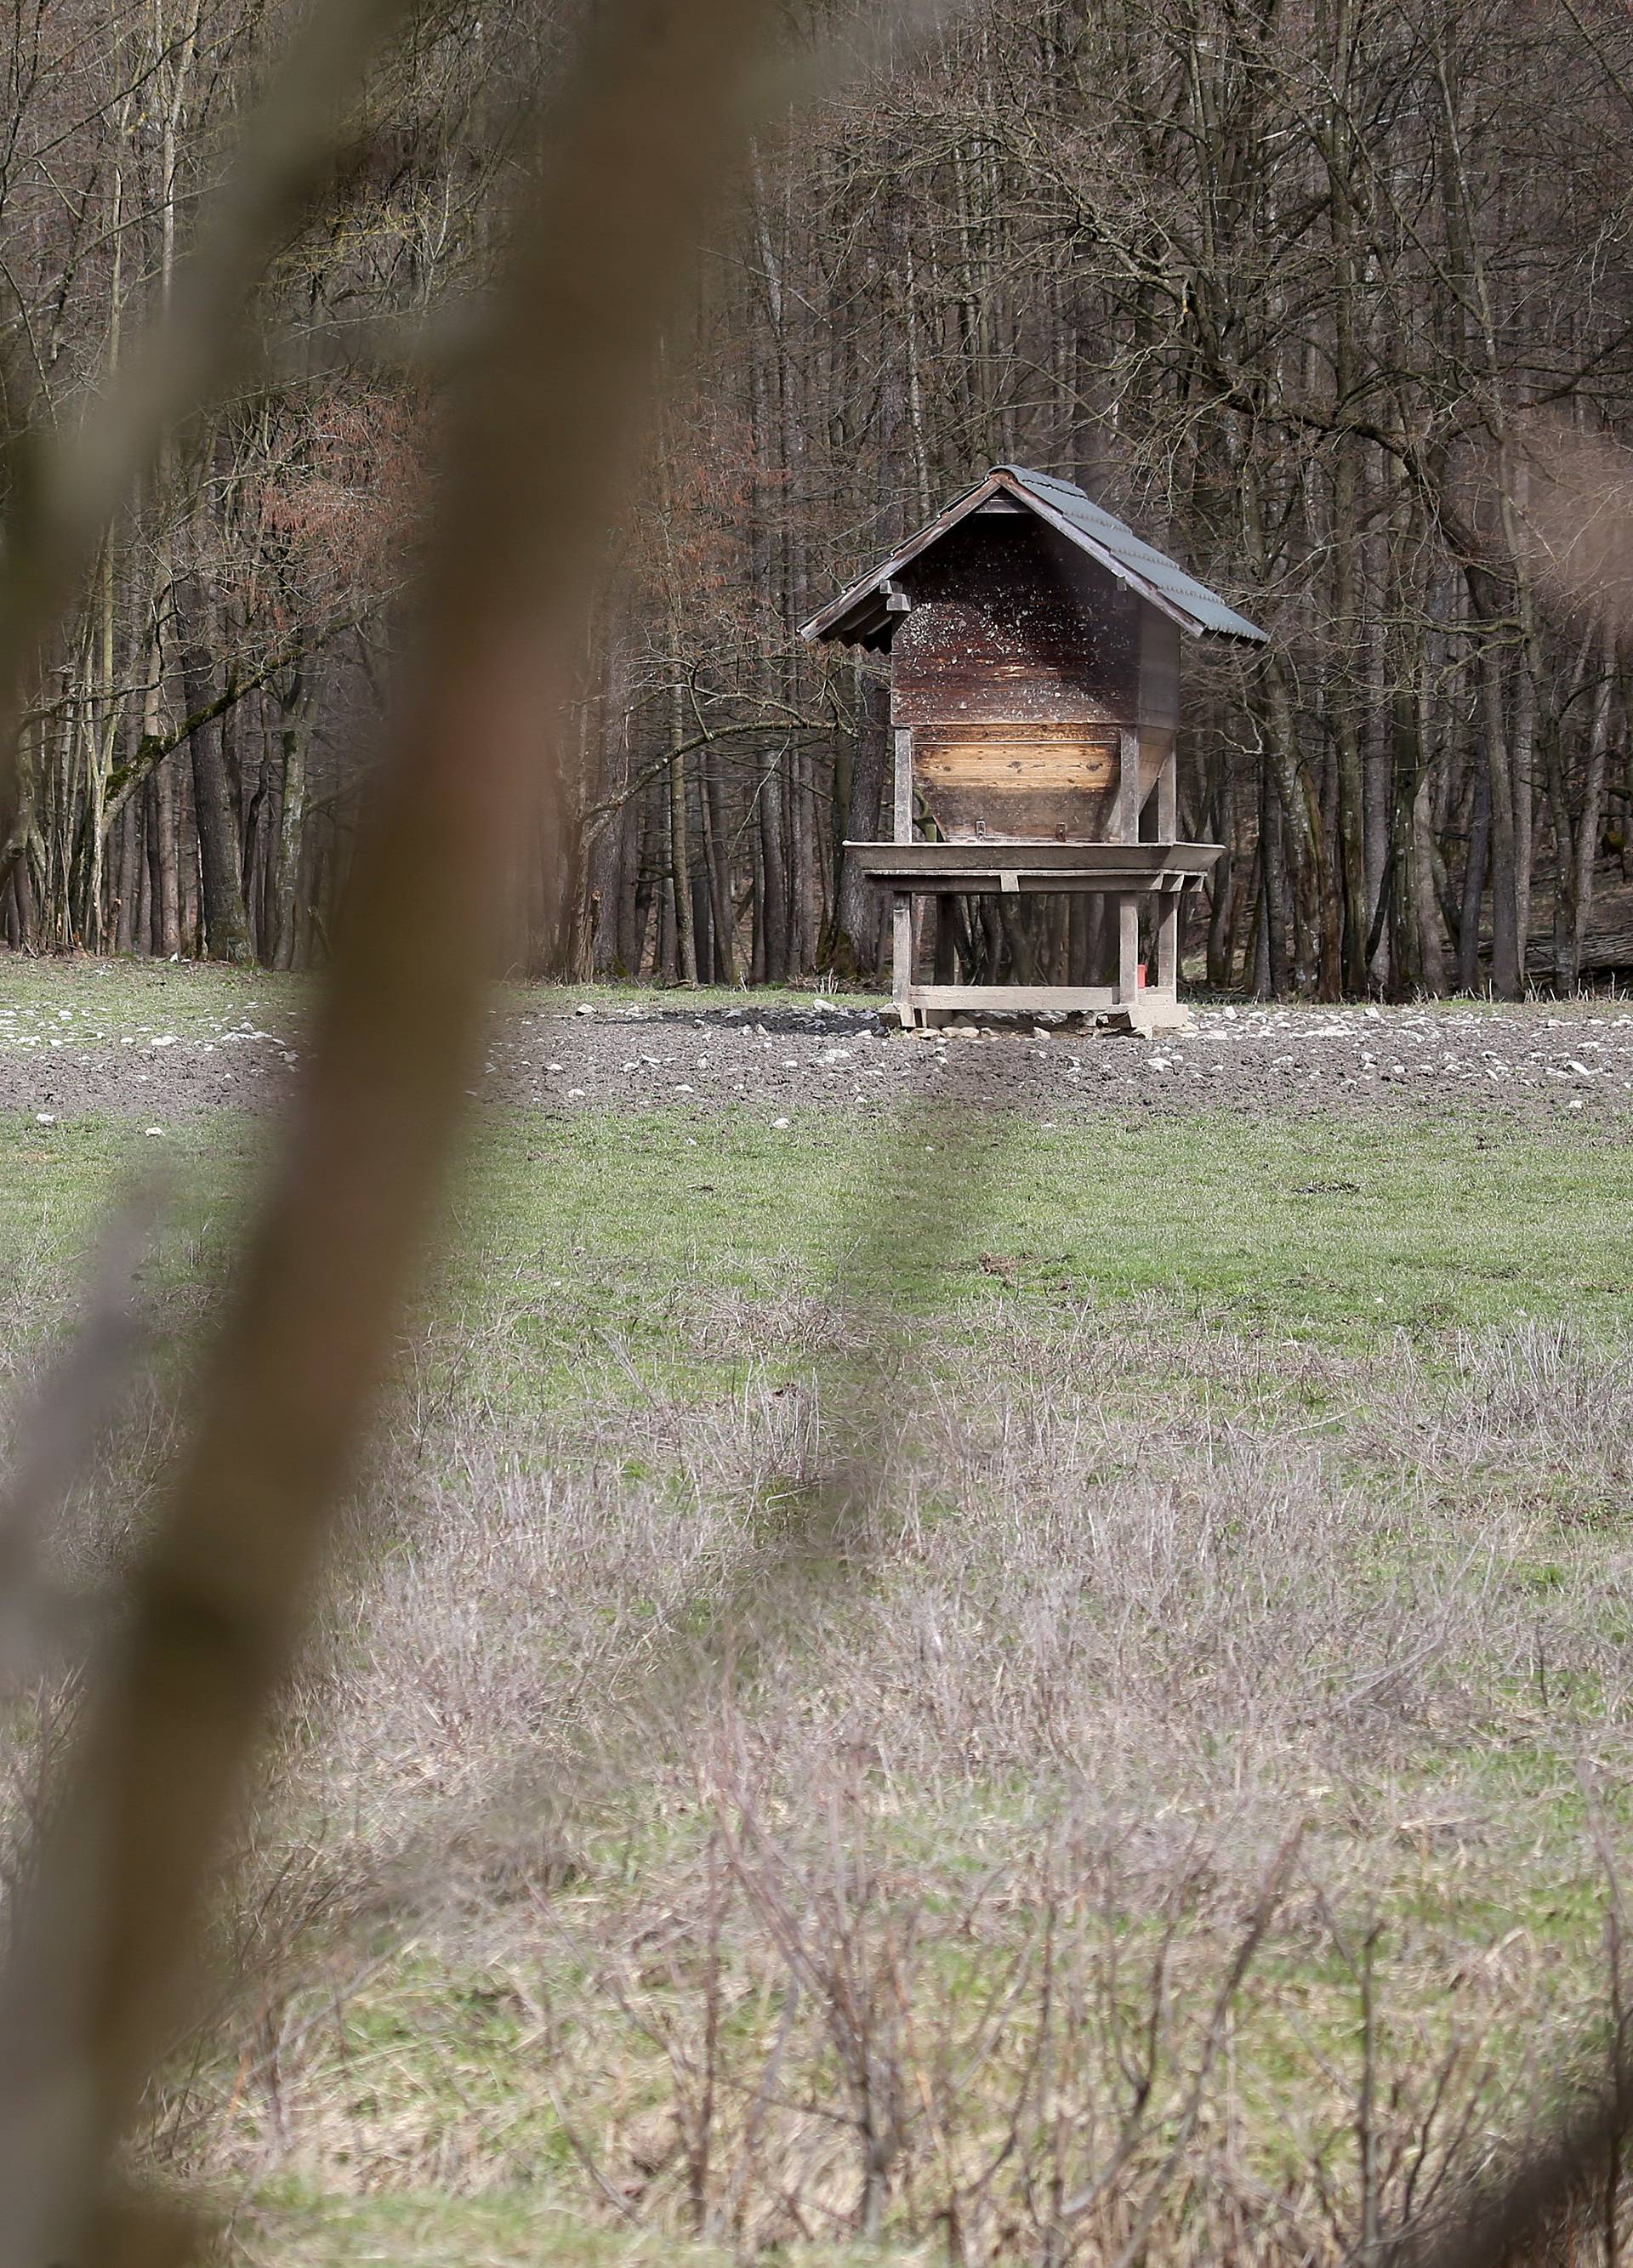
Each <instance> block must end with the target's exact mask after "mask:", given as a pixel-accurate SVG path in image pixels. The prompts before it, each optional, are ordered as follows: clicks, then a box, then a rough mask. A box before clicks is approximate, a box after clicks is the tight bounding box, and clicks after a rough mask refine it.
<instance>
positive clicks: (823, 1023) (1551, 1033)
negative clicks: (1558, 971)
mask: <svg viewBox="0 0 1633 2268" xmlns="http://www.w3.org/2000/svg"><path fill="white" fill-rule="evenodd" d="M545 1001H548V1004H549V1005H544V1003H545ZM276 1022H277V1028H276V1029H274V1030H266V1029H262V1028H261V1027H259V1026H258V1025H257V1024H255V1022H254V1020H239V1021H238V1022H236V1023H234V1022H233V1021H231V1020H228V1019H224V1020H223V1021H222V1024H221V1027H220V1028H215V1027H212V1026H210V1025H208V1024H204V1023H201V1022H200V1021H198V1020H196V1019H195V1020H192V1021H190V1022H189V1023H188V1025H187V1026H185V1027H181V1028H179V1029H177V1030H175V1031H174V1032H166V1031H159V1032H157V1033H153V1034H151V1035H146V1036H143V1037H138V1038H137V1039H134V1040H133V1039H132V1038H131V1037H129V1035H125V1036H123V1037H122V1038H120V1039H118V1040H117V1041H115V1040H114V1039H113V1038H111V1037H110V1038H108V1039H107V1040H106V1041H104V1040H100V1039H98V1038H97V1037H95V1036H93V1035H91V1034H88V1033H85V1032H84V1031H81V1032H79V1033H72V1032H69V1031H67V1030H64V1031H63V1033H62V1034H61V1035H56V1034H52V1033H49V1032H48V1031H40V1032H36V1033H35V1034H34V1035H33V1036H32V1037H31V1036H30V1035H24V1036H23V1038H21V1039H11V1040H10V1041H8V1040H7V1039H6V1038H5V1036H4V1035H0V1110H4V1111H5V1112H8V1113H19V1114H30V1115H33V1116H41V1115H43V1114H48V1115H50V1116H56V1117H63V1118H71V1117H80V1116H87V1115H91V1114H95V1113H103V1112H114V1113H119V1114H125V1115H131V1116H143V1115H146V1116H163V1117H174V1116H182V1115H187V1116H191V1115H193V1114H196V1113H198V1112H206V1111H214V1110H220V1109H231V1108H237V1109H250V1110H261V1109H264V1108H269V1107H272V1106H275V1105H276V1104H277V1102H278V1101H280V1100H281V1099H282V1098H284V1096H285V1095H286V1094H287V1093H288V1091H289V1084H290V1081H291V1079H292V1078H293V1077H294V1075H295V1074H296V1071H297V1070H298V1066H299V1057H300V1041H299V1035H298V1034H296V1035H294V1036H291V1033H290V1031H289V1028H288V1027H287V1024H286V1022H285V1020H284V1019H282V1018H278V1019H277V1020H276ZM472 1092H473V1094H476V1095H477V1097H478V1098H479V1099H480V1100H482V1101H486V1102H491V1103H492V1104H495V1105H498V1106H500V1107H508V1108H538V1109H543V1110H548V1111H559V1112H563V1113H567V1114H572V1113H574V1112H579V1111H585V1110H616V1111H622V1112H628V1111H634V1110H645V1109H652V1108H665V1107H667V1108H683V1109H690V1110H703V1111H708V1110H713V1109H720V1108H729V1107H733V1106H748V1107H750V1108H753V1109H755V1110H763V1111H765V1112H766V1113H768V1114H771V1115H772V1116H776V1115H777V1114H779V1113H788V1112H792V1111H794V1110H804V1109H809V1108H813V1107H815V1108H831V1109H833V1110H835V1111H838V1112H842V1113H846V1114H850V1113H853V1112H856V1111H862V1112H866V1113H872V1112H875V1111H879V1110H883V1109H888V1108H890V1106H891V1105H892V1104H893V1103H895V1102H897V1101H901V1100H903V1099H904V1098H905V1097H908V1096H912V1097H913V1098H915V1099H916V1100H918V1101H931V1102H940V1103H946V1104H948V1105H951V1106H957V1107H966V1106H968V1107H977V1108H1012V1109H1020V1110H1024V1111H1026V1112H1028V1113H1031V1114H1033V1115H1035V1116H1042V1117H1048V1116H1060V1117H1066V1116H1069V1115H1075V1114H1083V1113H1090V1114H1092V1113H1095V1112H1098V1111H1105V1110H1107V1109H1111V1110H1115V1111H1117V1112H1118V1113H1119V1115H1127V1113H1130V1112H1138V1111H1145V1110H1149V1111H1158V1112H1182V1113H1186V1114H1193V1113H1195V1112H1197V1111H1200V1110H1208V1109H1216V1108H1225V1109H1239V1110H1248V1111H1254V1112H1276V1113H1284V1112H1288V1111H1304V1110H1314V1111H1343V1112H1363V1113H1366V1114H1368V1115H1371V1116H1382V1117H1384V1118H1400V1119H1409V1118H1415V1117H1421V1116H1425V1115H1430V1116H1445V1115H1452V1116H1459V1117H1465V1118H1467V1120H1468V1121H1469V1122H1470V1123H1471V1125H1473V1126H1476V1127H1479V1126H1485V1125H1489V1124H1492V1123H1511V1122H1513V1121H1514V1120H1517V1119H1519V1120H1529V1121H1536V1122H1542V1123H1548V1124H1554V1125H1557V1126H1558V1127H1559V1128H1561V1129H1562V1130H1563V1129H1565V1128H1566V1127H1569V1126H1571V1125H1578V1126H1592V1127H1595V1128H1597V1129H1599V1130H1600V1131H1601V1132H1605V1131H1612V1132H1615V1133H1616V1134H1618V1135H1620V1134H1622V1133H1623V1132H1625V1130H1626V1129H1627V1126H1628V1123H1629V1118H1630V1117H1633V1006H1629V1005H1623V1004H1622V1003H1621V1002H1617V1001H1605V1002H1592V1001H1586V1002H1582V1003H1574V1004H1567V1005H1547V1004H1538V1005H1526V1006H1524V1007H1511V1008H1492V1007H1489V1006H1484V1005H1481V1006H1458V1005H1435V1006H1425V1007H1413V1008H1379V1007H1375V1006H1366V1007H1345V1008H1339V1009H1324V1008H1309V1007H1252V1006H1243V1007H1237V1008H1231V1007H1225V1008H1218V1007H1208V1008H1203V1009H1201V1010H1199V1011H1198V1013H1197V1016H1196V1025H1195V1028H1194V1030H1193V1031H1191V1032H1188V1033H1184V1034H1179V1035H1164V1036H1162V1037H1159V1038H1158V1039H1157V1040H1156V1041H1153V1042H1145V1041H1142V1040H1138V1039H1134V1038H1129V1037H1127V1036H1120V1035H1111V1034H1106V1033H1098V1032H1083V1031H1074V1030H1071V1029H1070V1028H1068V1027H1065V1026H1056V1027H1048V1026H1045V1025H1041V1024H1040V1025H1038V1026H1036V1027H1032V1026H1022V1027H1018V1028H1016V1029H1012V1030H1008V1031H1004V1032H1001V1033H992V1034H986V1035H981V1036H979V1037H970V1036H962V1035H946V1034H938V1035H932V1036H929V1037H926V1036H922V1035H904V1034H901V1033H899V1032H896V1031H894V1030H893V1029H892V1028H890V1026H889V1024H888V1023H887V1021H886V1020H884V1019H883V1018H882V1017H881V1016H880V1015H879V1014H878V1013H876V1011H874V1010H871V1009H866V1008H851V1007H847V1006H846V1005H844V1004H843V1003H832V1004H824V1005H812V1006H811V1007H810V1008H809V1009H806V1008H799V1009H788V1008H782V1009H766V1010H765V1011H763V1012H761V1011H757V1009H756V1007H755V1006H754V1005H753V1002H752V1000H751V999H750V1002H749V1003H748V1005H745V1006H744V1007H743V1008H741V1009H738V1008H734V1009H730V1010H724V1011H722V1010H720V1009H710V1010H708V1011H706V1012H700V1013H692V1012H691V1010H689V1009H688V1008H687V1007H685V1006H684V1005H661V1006H659V1007H656V1008H654V1007H652V1006H651V1005H644V1006H642V1007H640V1008H639V1009H636V1010H632V1011H626V1010H623V1009H619V1008H617V1007H613V1008H609V1007H607V1006H605V1005H597V1006H596V1007H595V1008H594V1009H593V1010H589V1011H586V1010H585V1009H583V1008H581V1007H574V1006H573V1005H572V1003H571V996H570V995H566V996H564V995H562V994H559V993H555V992H552V993H550V994H548V995H544V996H542V997H541V999H540V1004H539V1005H537V1006H536V1007H530V1006H526V1005H524V1006H523V1007H522V1008H521V1009H520V1010H514V1011H513V1010H499V1011H496V1012H495V1013H494V1014H493V1016H492V1018H491V1021H490V1024H489V1027H488V1034H487V1048H486V1052H485V1056H484V1061H483V1063H482V1064H481V1065H480V1066H479V1068H478V1072H477V1082H476V1084H475V1085H474V1086H473V1089H472Z"/></svg>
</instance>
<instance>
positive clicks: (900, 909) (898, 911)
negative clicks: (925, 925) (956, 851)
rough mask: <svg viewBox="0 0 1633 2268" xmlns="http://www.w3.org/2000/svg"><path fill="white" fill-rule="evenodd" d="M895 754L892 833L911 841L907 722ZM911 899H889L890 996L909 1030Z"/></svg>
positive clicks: (901, 895) (900, 895) (901, 894)
mask: <svg viewBox="0 0 1633 2268" xmlns="http://www.w3.org/2000/svg"><path fill="white" fill-rule="evenodd" d="M894 740H895V755H896V783H895V802H894V811H893V819H894V826H893V828H892V832H893V834H894V836H895V839H896V841H897V842H898V843H911V842H912V841H913V731H912V728H911V727H910V726H909V725H897V727H896V729H895V734H894ZM913 928H914V924H913V898H912V896H911V895H910V894H909V893H908V892H907V891H905V890H897V891H895V892H893V893H892V895H891V898H890V998H892V999H893V1000H894V1001H895V1003H896V1008H897V1013H898V1014H899V1016H900V1017H901V1020H902V1026H903V1028H904V1030H906V1031H911V1030H912V1029H913V959H914V954H913V947H914V944H915V939H914V934H913Z"/></svg>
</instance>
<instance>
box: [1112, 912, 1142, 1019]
mask: <svg viewBox="0 0 1633 2268" xmlns="http://www.w3.org/2000/svg"><path fill="white" fill-rule="evenodd" d="M1139 997H1140V901H1139V899H1138V898H1137V897H1135V896H1134V893H1133V892H1132V891H1126V892H1125V893H1124V894H1123V895H1122V896H1121V897H1119V899H1118V901H1117V998H1118V1000H1119V1004H1120V1005H1123V1006H1124V1007H1130V1006H1132V1005H1134V1002H1135V1001H1137V1000H1138V998H1139Z"/></svg>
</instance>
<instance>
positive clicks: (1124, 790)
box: [1117, 732, 1140, 1008]
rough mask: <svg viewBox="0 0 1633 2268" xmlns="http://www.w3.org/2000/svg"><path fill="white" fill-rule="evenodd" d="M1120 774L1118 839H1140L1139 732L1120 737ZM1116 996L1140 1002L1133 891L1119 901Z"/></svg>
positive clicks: (1128, 1002)
mask: <svg viewBox="0 0 1633 2268" xmlns="http://www.w3.org/2000/svg"><path fill="white" fill-rule="evenodd" d="M1117 839H1118V841H1119V843H1137V842H1138V841H1139V840H1140V735H1139V733H1137V732H1125V733H1122V734H1120V735H1119V770H1118V775H1117ZM1117 998H1118V1001H1119V1005H1121V1006H1123V1007H1125V1008H1137V1007H1138V1006H1139V1005H1140V901H1139V899H1138V898H1137V897H1135V896H1134V894H1133V893H1132V892H1131V891H1125V892H1123V893H1122V894H1121V895H1119V898H1118V901H1117Z"/></svg>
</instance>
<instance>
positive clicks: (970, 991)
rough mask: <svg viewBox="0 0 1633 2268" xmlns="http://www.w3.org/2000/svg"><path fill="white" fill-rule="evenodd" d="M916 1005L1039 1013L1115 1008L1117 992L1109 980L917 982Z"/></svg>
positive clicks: (915, 990) (915, 988) (921, 1006)
mask: <svg viewBox="0 0 1633 2268" xmlns="http://www.w3.org/2000/svg"><path fill="white" fill-rule="evenodd" d="M1116 1005H1117V1000H1116V996H1115V994H1114V993H1113V992H1112V988H1111V986H1110V985H1109V984H1090V985H1082V984H915V985H914V986H913V1006H914V1007H915V1008H972V1009H974V1008H992V1009H1003V1008H1013V1009H1019V1010H1023V1011H1030V1012H1031V1013H1032V1014H1034V1015H1038V1014H1041V1013H1044V1012H1045V1011H1046V1010H1052V1009H1065V1010H1070V1011H1072V1012H1074V1013H1075V1012H1078V1011H1080V1010H1083V1009H1089V1008H1114V1007H1115V1006H1116Z"/></svg>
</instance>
